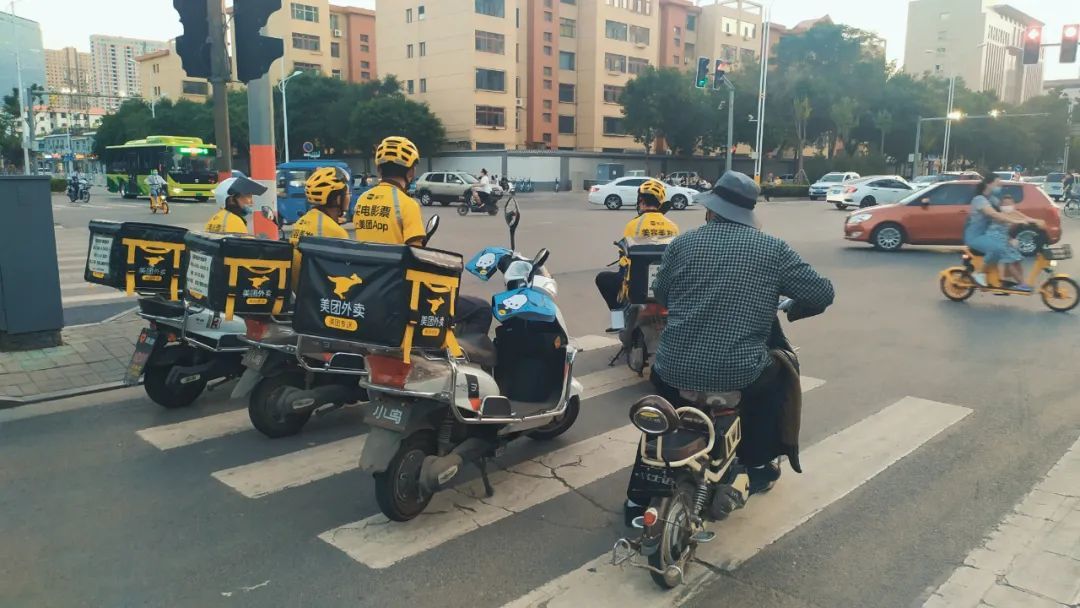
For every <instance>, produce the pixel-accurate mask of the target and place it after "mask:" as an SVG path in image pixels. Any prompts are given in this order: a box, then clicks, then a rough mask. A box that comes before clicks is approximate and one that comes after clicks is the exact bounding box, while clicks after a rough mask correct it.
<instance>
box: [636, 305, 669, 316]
mask: <svg viewBox="0 0 1080 608" xmlns="http://www.w3.org/2000/svg"><path fill="white" fill-rule="evenodd" d="M641 314H642V316H645V317H666V316H668V310H667V307H666V306H664V305H663V304H646V305H645V308H644V309H643V310H642V311H641Z"/></svg>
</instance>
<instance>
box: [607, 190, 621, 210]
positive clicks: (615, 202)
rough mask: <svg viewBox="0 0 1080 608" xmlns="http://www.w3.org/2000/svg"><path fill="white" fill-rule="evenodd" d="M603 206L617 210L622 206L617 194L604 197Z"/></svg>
mask: <svg viewBox="0 0 1080 608" xmlns="http://www.w3.org/2000/svg"><path fill="white" fill-rule="evenodd" d="M604 206H605V207H607V208H608V209H611V210H612V211H618V210H619V208H620V207H622V199H621V198H619V195H618V194H612V195H610V196H608V197H607V198H605V199H604Z"/></svg>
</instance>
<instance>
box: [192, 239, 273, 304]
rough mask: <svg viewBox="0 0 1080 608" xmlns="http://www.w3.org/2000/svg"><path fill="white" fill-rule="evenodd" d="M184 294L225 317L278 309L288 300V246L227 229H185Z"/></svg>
mask: <svg viewBox="0 0 1080 608" xmlns="http://www.w3.org/2000/svg"><path fill="white" fill-rule="evenodd" d="M186 242H187V245H188V250H189V251H188V264H187V289H186V292H187V293H186V295H187V298H188V299H189V300H190V301H192V302H196V303H199V304H202V305H204V306H206V307H208V308H210V309H211V310H216V311H221V312H223V313H224V316H225V319H226V320H230V319H232V318H233V315H234V314H248V315H252V314H254V315H259V314H263V315H269V314H281V313H282V312H284V310H285V308H286V306H287V304H288V302H289V285H290V283H289V279H290V274H291V268H292V253H293V252H292V246H291V245H289V243H286V242H284V241H275V240H270V239H259V238H252V237H248V236H238V235H227V234H205V233H199V232H192V233H189V234H188V235H187V239H186Z"/></svg>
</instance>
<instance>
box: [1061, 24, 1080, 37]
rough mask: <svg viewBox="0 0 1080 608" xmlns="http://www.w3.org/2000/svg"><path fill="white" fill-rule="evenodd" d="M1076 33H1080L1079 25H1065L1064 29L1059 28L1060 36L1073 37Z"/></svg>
mask: <svg viewBox="0 0 1080 608" xmlns="http://www.w3.org/2000/svg"><path fill="white" fill-rule="evenodd" d="M1078 33H1080V25H1066V26H1065V29H1063V30H1061V37H1062V38H1073V39H1075V38H1076V35H1077V34H1078Z"/></svg>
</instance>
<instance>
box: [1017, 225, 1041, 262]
mask: <svg viewBox="0 0 1080 608" xmlns="http://www.w3.org/2000/svg"><path fill="white" fill-rule="evenodd" d="M1038 238H1039V235H1038V233H1037V232H1035V231H1034V230H1022V231H1020V232H1019V233H1017V235H1016V240H1017V241H1020V245H1019V247H1017V249H1019V250H1020V253H1021V254H1023V256H1024V257H1026V258H1030V257H1031V256H1033V255H1035V252H1036V251H1037V250H1038V248H1039V245H1038Z"/></svg>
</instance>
